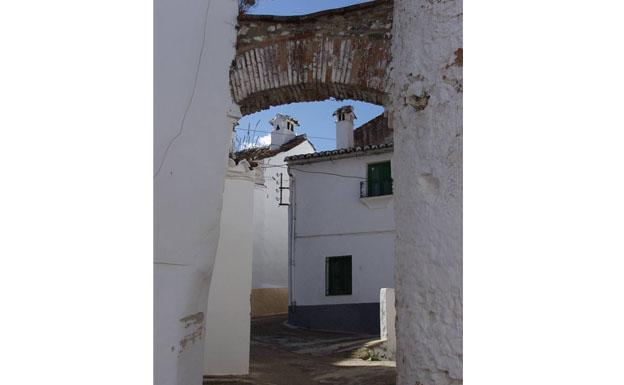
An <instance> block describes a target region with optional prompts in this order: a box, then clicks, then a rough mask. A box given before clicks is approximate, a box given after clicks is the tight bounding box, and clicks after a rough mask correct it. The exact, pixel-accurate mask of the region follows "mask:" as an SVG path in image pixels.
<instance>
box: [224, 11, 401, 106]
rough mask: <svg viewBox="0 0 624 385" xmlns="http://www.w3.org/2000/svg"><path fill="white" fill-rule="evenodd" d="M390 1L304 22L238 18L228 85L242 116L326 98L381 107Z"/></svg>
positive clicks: (291, 18) (318, 15)
mask: <svg viewBox="0 0 624 385" xmlns="http://www.w3.org/2000/svg"><path fill="white" fill-rule="evenodd" d="M392 8H393V6H392V1H390V0H377V1H373V2H369V3H364V4H356V5H352V6H348V7H344V8H338V9H332V10H327V11H323V12H319V13H316V14H310V15H303V16H268V15H242V16H240V17H239V18H238V24H239V25H238V27H239V29H238V36H237V42H236V57H235V59H234V61H233V62H232V66H231V67H230V86H231V91H232V97H233V99H234V101H235V102H236V103H237V104H238V105H239V106H240V109H241V113H243V114H250V113H253V112H257V111H260V110H263V109H266V108H269V107H271V106H277V105H282V104H288V103H294V102H310V101H322V100H326V99H329V98H332V97H333V98H336V99H339V100H342V99H354V100H361V101H364V102H369V103H374V104H378V105H382V104H383V99H384V94H385V88H386V83H387V80H386V79H387V72H388V71H387V69H388V65H389V62H390V59H391V58H390V56H391V55H390V43H391V36H392V14H393V11H392Z"/></svg>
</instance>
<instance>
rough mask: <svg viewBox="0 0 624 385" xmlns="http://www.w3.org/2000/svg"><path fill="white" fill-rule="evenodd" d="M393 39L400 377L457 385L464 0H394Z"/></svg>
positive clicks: (402, 383) (404, 384) (403, 381)
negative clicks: (438, 0)
mask: <svg viewBox="0 0 624 385" xmlns="http://www.w3.org/2000/svg"><path fill="white" fill-rule="evenodd" d="M392 39H393V42H392V68H393V69H392V71H391V73H390V84H391V86H390V88H389V94H390V95H389V101H390V105H389V106H387V107H388V109H389V111H390V112H391V114H390V124H391V125H392V127H393V128H394V145H395V148H394V154H395V158H396V159H401V162H395V163H394V164H393V167H392V174H393V177H394V186H395V188H394V192H395V213H396V226H397V243H396V280H397V282H396V286H395V295H396V305H397V306H396V311H397V324H396V331H397V373H398V384H399V385H413V384H422V385H433V384H435V385H449V384H461V383H462V382H463V373H462V357H463V354H462V307H463V304H462V134H463V131H462V82H463V78H462V65H463V53H462V52H463V51H462V2H461V1H460V0H448V1H444V2H434V1H428V0H395V2H394V24H393V31H392Z"/></svg>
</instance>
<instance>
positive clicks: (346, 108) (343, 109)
mask: <svg viewBox="0 0 624 385" xmlns="http://www.w3.org/2000/svg"><path fill="white" fill-rule="evenodd" d="M346 113H351V114H353V119H357V116H355V112H353V106H348V105H347V106H342V107H340V108H339V109H337V110H336V111H334V113H333V114H332V116H336V115H338V114H346Z"/></svg>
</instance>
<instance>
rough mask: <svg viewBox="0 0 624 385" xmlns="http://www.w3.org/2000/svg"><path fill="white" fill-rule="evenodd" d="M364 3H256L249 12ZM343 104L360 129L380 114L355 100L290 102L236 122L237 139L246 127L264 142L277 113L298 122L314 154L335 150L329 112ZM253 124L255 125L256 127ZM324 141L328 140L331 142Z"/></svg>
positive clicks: (287, 0) (290, 12)
mask: <svg viewBox="0 0 624 385" xmlns="http://www.w3.org/2000/svg"><path fill="white" fill-rule="evenodd" d="M366 2H367V1H363V0H314V1H312V0H258V5H257V6H255V7H254V8H252V9H251V10H250V11H249V13H251V14H263V15H282V16H287V15H302V14H306V13H312V12H317V11H322V10H325V9H331V8H340V7H345V6H348V5H353V4H359V3H366ZM347 104H350V105H352V106H353V107H354V109H355V115H356V116H357V117H358V119H357V120H356V121H355V127H359V126H361V125H362V124H364V123H366V122H368V121H369V120H371V119H373V118H374V117H376V116H377V115H379V114H381V113H382V112H383V107H381V106H377V105H374V104H369V103H364V102H360V101H355V100H343V101H336V100H326V101H323V102H310V103H292V104H286V105H282V106H277V107H271V108H270V109H268V110H263V111H260V112H256V113H255V114H251V115H247V116H244V117H243V118H242V119H241V120H240V122H239V126H238V127H237V133H238V136H239V137H241V136H244V135H245V134H246V131H247V128H248V127H251V129H257V130H259V131H260V132H251V134H252V135H255V136H258V137H262V136H265V138H263V139H260V140H259V142H260V143H266V140H267V138H266V135H270V134H269V133H270V132H271V125H270V124H269V120H271V118H273V116H275V114H276V113H281V114H286V115H290V116H292V117H293V118H295V119H297V120H298V121H299V124H300V125H301V126H300V127H299V128H298V129H297V134H303V133H305V134H307V135H308V137H310V141H311V142H312V143H313V144H314V147H315V148H316V149H317V151H323V150H330V149H334V148H335V147H336V143H335V139H334V138H335V136H336V133H335V123H334V119H333V117H332V113H333V112H334V111H335V110H336V109H338V108H339V107H341V106H344V105H347ZM258 122H259V123H258ZM256 123H258V126H257V128H256ZM262 131H264V132H262ZM321 138H323V139H321ZM325 138H331V140H327V139H325Z"/></svg>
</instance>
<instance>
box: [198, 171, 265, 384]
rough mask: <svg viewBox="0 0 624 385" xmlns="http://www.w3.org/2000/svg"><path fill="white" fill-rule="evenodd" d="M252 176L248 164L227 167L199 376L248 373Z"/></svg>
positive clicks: (252, 173)
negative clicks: (200, 374)
mask: <svg viewBox="0 0 624 385" xmlns="http://www.w3.org/2000/svg"><path fill="white" fill-rule="evenodd" d="M253 185H254V172H253V171H250V170H249V167H248V163H247V161H245V160H243V161H241V162H240V163H239V164H238V166H234V165H233V161H232V164H231V166H230V168H229V169H228V174H227V177H226V180H225V190H224V194H223V210H222V212H221V231H220V235H219V247H218V249H217V257H216V261H215V265H214V269H213V273H212V280H211V282H210V294H209V298H208V307H207V311H206V336H205V347H206V349H205V352H204V374H206V375H227V374H247V373H248V372H249V341H250V335H249V333H250V327H251V325H250V317H249V313H250V304H249V296H250V293H251V253H252V244H253V218H252V217H253Z"/></svg>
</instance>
